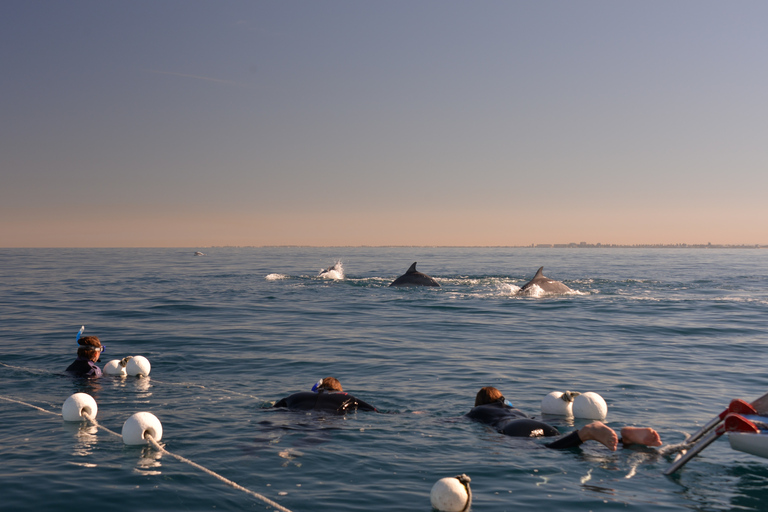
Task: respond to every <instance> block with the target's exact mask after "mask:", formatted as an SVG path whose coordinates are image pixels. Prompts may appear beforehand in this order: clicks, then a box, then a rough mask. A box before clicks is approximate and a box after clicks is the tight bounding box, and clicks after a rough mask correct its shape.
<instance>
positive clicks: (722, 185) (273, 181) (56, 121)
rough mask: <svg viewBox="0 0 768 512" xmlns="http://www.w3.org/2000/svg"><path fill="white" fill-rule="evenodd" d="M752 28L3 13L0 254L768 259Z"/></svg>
mask: <svg viewBox="0 0 768 512" xmlns="http://www.w3.org/2000/svg"><path fill="white" fill-rule="evenodd" d="M766 20H768V2H760V1H742V0H735V1H729V2H722V1H707V0H676V1H674V2H670V1H668V0H663V1H662V0H643V1H623V2H616V1H614V0H604V1H602V0H601V1H595V0H583V1H565V0H563V1H549V0H536V1H528V0H526V1H514V0H504V1H492V0H479V1H461V2H458V1H453V0H387V1H384V2H370V1H359V0H344V1H339V0H303V1H295V0H280V1H277V0H270V1H227V0H222V1H216V2H213V1H198V0H152V1H142V0H131V1H123V2H118V1H112V2H104V1H103V0H93V1H84V0H68V1H66V2H61V1H38V0H4V1H3V2H0V71H1V72H0V247H209V246H224V245H234V246H264V245H309V246H359V245H371V246H383V245H404V246H410V245H417V246H418V245H425V246H442V245H445V246H456V245H460V246H488V245H491V246H515V245H531V244H555V243H570V242H576V243H579V242H587V243H603V244H649V243H654V244H656V243H663V244H674V243H688V244H699V243H713V244H768V197H767V194H768V30H766Z"/></svg>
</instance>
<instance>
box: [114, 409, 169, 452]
mask: <svg viewBox="0 0 768 512" xmlns="http://www.w3.org/2000/svg"><path fill="white" fill-rule="evenodd" d="M146 434H149V435H151V436H152V438H153V439H154V440H155V441H160V440H161V439H162V438H163V425H162V424H161V423H160V420H158V419H157V417H156V416H155V415H154V414H152V413H151V412H137V413H136V414H134V415H133V416H131V417H130V418H128V419H127V420H125V423H123V442H124V443H125V444H130V445H133V444H147V440H146V439H145V438H144V436H145V435H146Z"/></svg>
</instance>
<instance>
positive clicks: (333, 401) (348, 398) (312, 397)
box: [272, 377, 378, 414]
mask: <svg viewBox="0 0 768 512" xmlns="http://www.w3.org/2000/svg"><path fill="white" fill-rule="evenodd" d="M272 407H285V408H287V409H289V410H292V411H324V412H330V413H334V414H346V413H347V412H351V411H357V410H360V411H374V412H378V411H377V410H376V408H375V407H374V406H372V405H371V404H368V403H365V402H363V401H362V400H359V399H357V398H355V397H354V396H352V395H349V394H347V393H344V390H343V389H342V387H341V383H340V382H339V381H338V380H337V379H336V378H334V377H326V378H324V379H320V381H318V383H317V384H315V385H314V386H313V387H312V391H301V392H299V393H294V394H292V395H290V396H287V397H285V398H283V399H281V400H278V402H277V403H275V405H273V406H272Z"/></svg>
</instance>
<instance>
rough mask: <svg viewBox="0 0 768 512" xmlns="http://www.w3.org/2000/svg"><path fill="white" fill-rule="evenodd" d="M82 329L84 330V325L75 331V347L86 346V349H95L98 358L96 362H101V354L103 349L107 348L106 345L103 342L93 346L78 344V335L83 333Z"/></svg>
mask: <svg viewBox="0 0 768 512" xmlns="http://www.w3.org/2000/svg"><path fill="white" fill-rule="evenodd" d="M83 331H85V326H82V327H80V330H79V331H77V337H75V343H77V348H86V349H88V350H95V351H96V352H98V353H99V359H97V360H96V362H97V363H99V362H101V354H103V353H104V351H105V350H107V347H106V345H104V344H103V343H102V344H101V346H100V347H97V346H94V345H81V344H80V336H82V335H83Z"/></svg>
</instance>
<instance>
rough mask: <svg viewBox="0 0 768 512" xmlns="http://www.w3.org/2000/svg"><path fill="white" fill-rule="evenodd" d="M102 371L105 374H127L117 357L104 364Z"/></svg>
mask: <svg viewBox="0 0 768 512" xmlns="http://www.w3.org/2000/svg"><path fill="white" fill-rule="evenodd" d="M103 371H104V373H106V374H107V375H127V373H126V371H125V366H123V365H121V364H120V360H119V359H113V360H112V361H110V362H108V363H107V364H105V365H104V369H103Z"/></svg>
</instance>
